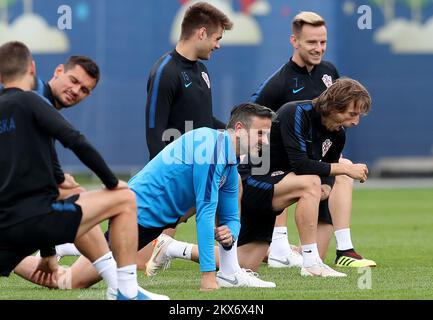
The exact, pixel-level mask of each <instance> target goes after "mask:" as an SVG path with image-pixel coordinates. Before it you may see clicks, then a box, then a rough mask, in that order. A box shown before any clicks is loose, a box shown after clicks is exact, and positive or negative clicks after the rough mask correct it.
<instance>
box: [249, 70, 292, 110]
mask: <svg viewBox="0 0 433 320" xmlns="http://www.w3.org/2000/svg"><path fill="white" fill-rule="evenodd" d="M278 74H279V73H276V74H274V75H273V76H271V78H270V79H268V80H266V81H265V82H264V83H262V84H261V85H260V87H259V88H258V89H257V91H256V92H255V93H254V94H253V95H252V96H251V98H250V101H251V102H254V103H257V104H259V105H262V106H265V107H268V108H270V109H272V110H273V111H275V112H276V111H277V110H278V109H279V108H280V107H281V106H282V105H283V104H284V103H285V101H281V97H282V95H283V94H282V86H283V84H282V82H281V81H280V80H279V78H278ZM287 90H288V89H287Z"/></svg>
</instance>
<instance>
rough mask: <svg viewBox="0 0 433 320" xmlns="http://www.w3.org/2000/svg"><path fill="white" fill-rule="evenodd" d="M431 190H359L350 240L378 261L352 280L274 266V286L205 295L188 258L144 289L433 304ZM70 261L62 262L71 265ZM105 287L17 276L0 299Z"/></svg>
mask: <svg viewBox="0 0 433 320" xmlns="http://www.w3.org/2000/svg"><path fill="white" fill-rule="evenodd" d="M432 196H433V190H432V189H411V190H410V189H393V190H386V189H385V190H382V189H377V190H376V189H375V190H367V189H366V190H356V191H355V192H354V205H353V215H352V228H351V230H352V238H353V242H354V244H355V247H356V249H357V251H359V252H360V253H361V254H363V255H365V256H366V257H367V258H370V259H373V260H375V261H376V262H377V264H378V267H377V268H373V269H369V270H364V271H363V272H361V273H359V272H358V270H357V269H347V268H346V269H342V271H344V272H347V274H348V277H347V278H341V279H325V278H303V277H301V276H300V272H299V269H269V268H267V267H266V265H265V264H263V265H262V266H261V268H260V270H259V273H260V276H261V278H263V279H265V280H269V281H274V282H275V283H276V284H277V288H275V289H254V290H251V289H248V288H244V289H221V290H218V291H214V292H200V291H199V284H200V274H199V269H198V265H196V264H194V263H192V262H187V261H183V260H175V261H173V262H172V265H171V268H170V269H168V270H166V271H163V272H161V273H160V274H159V275H158V276H156V277H152V278H147V277H145V276H144V274H143V272H140V273H139V283H140V285H141V286H142V287H144V288H145V289H148V290H150V291H154V292H157V293H161V294H166V295H168V296H170V297H171V299H177V300H192V299H199V300H200V299H204V300H225V299H230V300H261V299H266V300H294V299H314V300H316V299H433V281H432V279H433V264H432V256H433V242H432V230H433V200H432ZM193 220H194V219H190V221H189V222H188V223H187V224H182V225H181V226H180V227H179V229H178V233H177V238H178V239H180V240H185V241H195V224H194V222H193ZM289 233H290V238H291V242H292V243H294V244H296V243H297V242H298V241H297V233H296V230H295V227H294V222H293V215H291V219H290V223H289ZM334 258H335V241H333V242H332V243H331V245H330V248H329V252H328V256H327V258H326V263H328V264H330V265H332V263H333V259H334ZM72 261H73V259H72V258H65V259H63V260H62V261H61V264H70V263H71V262H72ZM104 291H105V290H104V284H103V283H99V284H97V285H95V286H93V287H92V288H90V289H86V290H73V291H60V290H49V289H45V288H40V287H37V286H36V285H33V284H31V283H28V282H26V281H24V280H22V279H21V278H19V277H18V276H16V275H11V276H10V277H9V278H0V299H1V300H5V299H50V300H53V299H62V300H63V299H74V300H89V299H103V298H104Z"/></svg>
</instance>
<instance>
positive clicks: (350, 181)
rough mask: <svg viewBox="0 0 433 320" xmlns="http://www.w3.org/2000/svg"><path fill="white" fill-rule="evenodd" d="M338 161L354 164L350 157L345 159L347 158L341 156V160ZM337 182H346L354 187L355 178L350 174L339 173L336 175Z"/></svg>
mask: <svg viewBox="0 0 433 320" xmlns="http://www.w3.org/2000/svg"><path fill="white" fill-rule="evenodd" d="M338 162H339V163H344V164H353V162H352V161H350V160H349V159H345V158H340V160H339V161H338ZM335 183H338V184H345V185H347V186H348V187H352V186H353V179H352V178H351V177H349V176H346V175H339V176H336V177H335Z"/></svg>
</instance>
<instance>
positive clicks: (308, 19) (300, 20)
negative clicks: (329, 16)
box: [292, 11, 326, 36]
mask: <svg viewBox="0 0 433 320" xmlns="http://www.w3.org/2000/svg"><path fill="white" fill-rule="evenodd" d="M305 24H308V25H311V26H314V27H321V26H324V25H326V22H325V19H323V18H322V17H321V16H319V15H318V14H317V13H315V12H311V11H302V12H300V13H299V14H297V15H296V16H295V17H294V18H293V21H292V32H293V34H294V35H295V36H299V34H300V33H301V30H302V27H303V26H304V25H305Z"/></svg>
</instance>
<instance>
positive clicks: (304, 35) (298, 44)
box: [290, 24, 327, 67]
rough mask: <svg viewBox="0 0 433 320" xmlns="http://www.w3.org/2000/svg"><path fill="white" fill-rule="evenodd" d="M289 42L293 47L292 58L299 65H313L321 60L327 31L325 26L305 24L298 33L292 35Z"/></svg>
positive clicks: (324, 49)
mask: <svg viewBox="0 0 433 320" xmlns="http://www.w3.org/2000/svg"><path fill="white" fill-rule="evenodd" d="M290 42H291V43H292V45H293V48H294V49H295V51H294V53H293V60H294V61H295V62H296V63H297V64H299V65H300V66H301V67H303V66H307V67H313V66H315V65H318V64H320V63H321V62H322V58H323V55H324V54H325V51H326V42H327V31H326V27H325V26H319V27H316V26H312V25H309V24H305V25H303V26H302V29H301V31H300V32H299V34H298V35H292V36H291V37H290Z"/></svg>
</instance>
